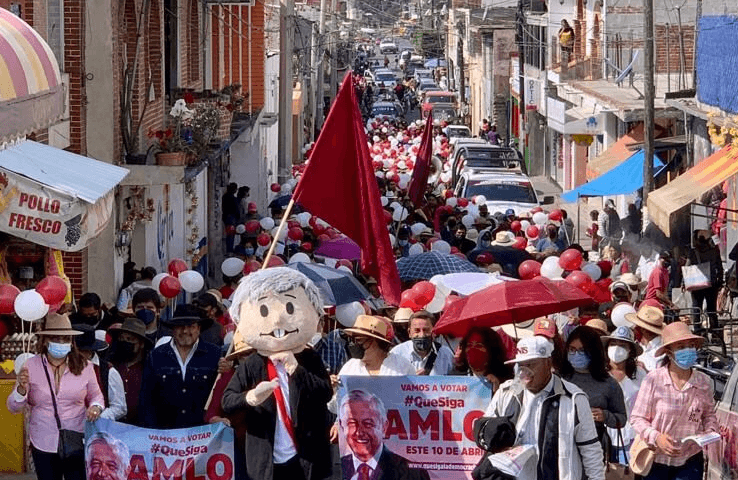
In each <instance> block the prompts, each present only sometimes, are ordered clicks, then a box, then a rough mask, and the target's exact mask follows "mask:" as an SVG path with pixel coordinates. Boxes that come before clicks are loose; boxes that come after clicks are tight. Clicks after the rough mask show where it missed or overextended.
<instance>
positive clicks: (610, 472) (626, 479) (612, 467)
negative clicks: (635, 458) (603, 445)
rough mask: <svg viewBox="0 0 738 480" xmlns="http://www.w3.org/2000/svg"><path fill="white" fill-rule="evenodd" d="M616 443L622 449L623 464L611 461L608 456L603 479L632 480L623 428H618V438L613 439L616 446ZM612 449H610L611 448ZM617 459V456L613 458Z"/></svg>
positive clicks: (632, 474) (633, 476)
mask: <svg viewBox="0 0 738 480" xmlns="http://www.w3.org/2000/svg"><path fill="white" fill-rule="evenodd" d="M618 443H619V444H620V447H621V448H622V449H623V455H624V456H625V465H623V464H622V463H620V462H617V461H615V462H613V461H612V460H613V459H612V458H610V459H609V460H608V462H607V465H606V466H605V479H606V480H634V479H635V474H634V473H633V470H632V469H631V468H630V465H629V464H628V455H627V454H626V453H625V440H623V429H622V428H618V438H617V440H616V441H615V447H616V448H617V447H618ZM611 451H612V450H611ZM615 460H617V458H616V459H615Z"/></svg>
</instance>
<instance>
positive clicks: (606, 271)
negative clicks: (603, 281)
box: [597, 260, 612, 278]
mask: <svg viewBox="0 0 738 480" xmlns="http://www.w3.org/2000/svg"><path fill="white" fill-rule="evenodd" d="M597 266H598V267H600V271H601V272H602V278H606V277H609V276H610V272H612V262H608V261H607V260H602V261H601V262H597Z"/></svg>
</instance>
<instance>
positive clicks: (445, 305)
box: [443, 295, 461, 310]
mask: <svg viewBox="0 0 738 480" xmlns="http://www.w3.org/2000/svg"><path fill="white" fill-rule="evenodd" d="M459 298H461V297H459V296H458V295H449V296H448V297H446V301H445V302H443V309H444V310H446V309H447V308H448V307H449V305H451V304H452V303H454V302H455V301H456V300H458V299H459Z"/></svg>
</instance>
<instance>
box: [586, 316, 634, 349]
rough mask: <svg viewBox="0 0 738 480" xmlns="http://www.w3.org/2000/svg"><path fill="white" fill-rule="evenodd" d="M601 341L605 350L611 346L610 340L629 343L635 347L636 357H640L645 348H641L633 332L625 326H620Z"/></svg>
mask: <svg viewBox="0 0 738 480" xmlns="http://www.w3.org/2000/svg"><path fill="white" fill-rule="evenodd" d="M590 323H592V322H590ZM588 325H589V324H588ZM601 340H602V344H603V345H604V346H605V348H607V347H608V345H609V344H610V340H621V341H623V342H628V343H630V344H631V345H633V347H635V350H636V357H638V356H640V355H641V354H642V353H643V347H642V346H640V345H639V344H638V342H636V341H635V335H634V334H633V330H631V329H630V328H629V327H626V326H625V325H621V326H619V327H618V328H616V329H615V331H614V332H612V333H611V334H610V335H608V336H606V337H602V338H601Z"/></svg>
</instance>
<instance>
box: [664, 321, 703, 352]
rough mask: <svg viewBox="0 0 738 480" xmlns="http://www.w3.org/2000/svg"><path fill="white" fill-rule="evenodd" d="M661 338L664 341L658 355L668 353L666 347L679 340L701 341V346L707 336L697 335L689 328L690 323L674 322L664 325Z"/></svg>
mask: <svg viewBox="0 0 738 480" xmlns="http://www.w3.org/2000/svg"><path fill="white" fill-rule="evenodd" d="M661 338H662V340H663V342H664V343H662V344H661V346H660V347H659V349H658V350H656V356H657V357H658V356H660V355H663V354H664V353H666V349H667V348H668V347H669V346H670V345H673V344H675V343H677V342H681V341H682V340H695V341H697V342H699V346H702V344H703V343H705V338H704V337H700V336H699V335H695V334H694V333H692V332H691V331H690V330H689V325H687V324H686V323H683V322H674V323H670V324H669V325H667V326H665V327H664V330H663V332H662V333H661Z"/></svg>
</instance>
